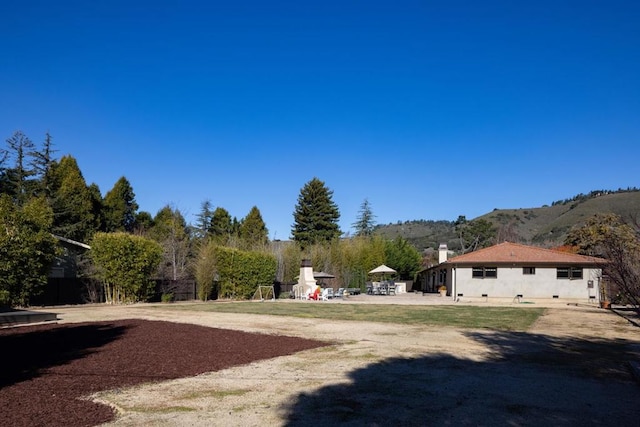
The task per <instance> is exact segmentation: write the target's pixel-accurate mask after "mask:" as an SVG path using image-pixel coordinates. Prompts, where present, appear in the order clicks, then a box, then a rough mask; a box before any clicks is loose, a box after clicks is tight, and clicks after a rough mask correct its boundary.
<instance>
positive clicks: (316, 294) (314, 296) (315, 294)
mask: <svg viewBox="0 0 640 427" xmlns="http://www.w3.org/2000/svg"><path fill="white" fill-rule="evenodd" d="M319 296H320V288H316V290H315V291H313V293H312V292H309V293H308V294H307V299H308V300H309V299H312V300H315V301H318V297H319Z"/></svg>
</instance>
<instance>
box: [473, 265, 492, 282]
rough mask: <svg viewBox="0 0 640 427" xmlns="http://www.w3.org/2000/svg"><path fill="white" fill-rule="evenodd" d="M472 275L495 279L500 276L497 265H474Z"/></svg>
mask: <svg viewBox="0 0 640 427" xmlns="http://www.w3.org/2000/svg"><path fill="white" fill-rule="evenodd" d="M471 277H473V278H474V279H487V278H489V279H495V278H496V277H498V268H497V267H472V268H471Z"/></svg>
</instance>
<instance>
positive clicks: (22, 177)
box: [6, 131, 35, 205]
mask: <svg viewBox="0 0 640 427" xmlns="http://www.w3.org/2000/svg"><path fill="white" fill-rule="evenodd" d="M7 146H8V150H7V155H8V157H9V158H10V159H11V160H13V164H14V165H13V168H10V169H7V170H6V192H7V193H8V194H10V195H11V196H12V197H13V199H14V201H16V202H17V203H18V205H22V204H24V203H25V201H26V200H27V199H28V198H29V197H30V196H31V195H30V194H28V193H29V188H30V185H29V183H28V182H27V181H28V180H29V178H30V177H32V176H33V175H34V174H35V172H34V170H33V169H32V168H31V167H30V165H29V162H28V160H27V156H29V154H30V153H31V152H32V151H33V148H34V145H33V142H32V141H31V140H30V139H29V138H28V137H27V136H26V135H25V134H24V133H23V132H22V131H16V132H14V134H13V135H12V136H11V137H9V138H8V139H7Z"/></svg>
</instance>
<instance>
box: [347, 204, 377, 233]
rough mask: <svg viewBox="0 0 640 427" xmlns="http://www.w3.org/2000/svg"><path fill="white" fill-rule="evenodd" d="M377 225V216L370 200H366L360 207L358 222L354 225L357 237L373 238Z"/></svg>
mask: <svg viewBox="0 0 640 427" xmlns="http://www.w3.org/2000/svg"><path fill="white" fill-rule="evenodd" d="M375 225H376V224H375V215H373V212H372V210H371V204H370V203H369V200H368V199H364V202H362V205H360V211H359V212H358V218H357V221H356V222H355V223H353V224H352V226H353V228H354V229H355V230H356V236H371V235H372V234H373V230H374V228H375Z"/></svg>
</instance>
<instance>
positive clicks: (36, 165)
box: [29, 132, 57, 198]
mask: <svg viewBox="0 0 640 427" xmlns="http://www.w3.org/2000/svg"><path fill="white" fill-rule="evenodd" d="M56 151H57V150H54V149H53V141H52V138H51V135H50V134H49V132H47V133H46V134H45V137H44V143H43V144H42V149H41V150H39V151H38V150H34V151H32V152H30V153H29V155H30V156H31V158H32V160H31V166H32V167H33V171H34V173H35V174H36V175H37V176H38V177H39V185H38V188H37V190H38V193H39V194H44V196H45V197H47V198H51V197H52V191H53V189H52V186H53V184H54V183H53V181H54V177H53V171H52V169H53V166H54V165H55V160H54V158H53V153H55V152H56Z"/></svg>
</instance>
